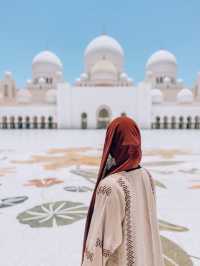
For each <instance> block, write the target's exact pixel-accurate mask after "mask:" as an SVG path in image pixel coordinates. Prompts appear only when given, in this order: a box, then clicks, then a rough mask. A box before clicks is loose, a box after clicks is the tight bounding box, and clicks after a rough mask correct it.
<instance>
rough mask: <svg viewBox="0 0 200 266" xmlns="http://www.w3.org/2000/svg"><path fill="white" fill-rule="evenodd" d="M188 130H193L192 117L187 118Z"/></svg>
mask: <svg viewBox="0 0 200 266" xmlns="http://www.w3.org/2000/svg"><path fill="white" fill-rule="evenodd" d="M186 128H187V129H191V128H192V117H191V116H188V117H187V123H186Z"/></svg>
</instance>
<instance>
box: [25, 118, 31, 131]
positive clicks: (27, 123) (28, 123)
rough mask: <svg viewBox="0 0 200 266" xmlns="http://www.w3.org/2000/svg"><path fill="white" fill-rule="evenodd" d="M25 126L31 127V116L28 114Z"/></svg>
mask: <svg viewBox="0 0 200 266" xmlns="http://www.w3.org/2000/svg"><path fill="white" fill-rule="evenodd" d="M25 128H26V129H29V128H30V117H29V116H26V118H25Z"/></svg>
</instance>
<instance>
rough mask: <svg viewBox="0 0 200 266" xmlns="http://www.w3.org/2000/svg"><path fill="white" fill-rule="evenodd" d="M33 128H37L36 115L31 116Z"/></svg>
mask: <svg viewBox="0 0 200 266" xmlns="http://www.w3.org/2000/svg"><path fill="white" fill-rule="evenodd" d="M33 128H38V118H37V116H34V117H33Z"/></svg>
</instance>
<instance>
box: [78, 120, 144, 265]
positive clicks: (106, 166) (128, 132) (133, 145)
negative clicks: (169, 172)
mask: <svg viewBox="0 0 200 266" xmlns="http://www.w3.org/2000/svg"><path fill="white" fill-rule="evenodd" d="M141 158H142V151H141V135H140V130H139V128H138V126H137V124H136V122H135V121H134V120H133V119H131V118H130V117H127V116H123V117H117V118H115V119H114V120H112V122H111V123H110V124H109V125H108V127H107V131H106V137H105V142H104V147H103V154H102V159H101V163H100V168H99V172H98V176H97V181H96V185H95V188H94V191H93V195H92V199H91V202H90V206H89V209H88V214H87V219H86V224H85V233H84V240H83V250H82V262H83V256H84V250H85V246H86V240H87V235H88V232H89V227H90V222H91V218H92V214H93V209H94V203H95V197H96V189H97V186H98V184H99V182H100V181H101V180H102V179H103V178H105V177H106V176H108V175H110V174H114V173H117V172H121V171H126V170H130V169H131V168H135V167H137V166H138V165H139V163H140V161H141Z"/></svg>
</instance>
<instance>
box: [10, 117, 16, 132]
mask: <svg viewBox="0 0 200 266" xmlns="http://www.w3.org/2000/svg"><path fill="white" fill-rule="evenodd" d="M10 128H11V129H14V128H15V117H14V116H11V117H10Z"/></svg>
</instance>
